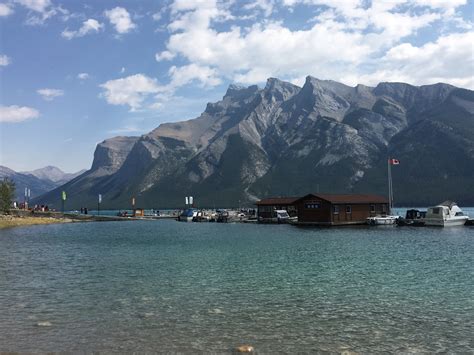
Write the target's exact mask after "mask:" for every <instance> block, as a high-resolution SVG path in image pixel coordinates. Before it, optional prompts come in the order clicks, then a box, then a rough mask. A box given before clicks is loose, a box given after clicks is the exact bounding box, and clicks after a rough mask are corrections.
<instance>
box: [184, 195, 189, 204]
mask: <svg viewBox="0 0 474 355" xmlns="http://www.w3.org/2000/svg"><path fill="white" fill-rule="evenodd" d="M184 200H185V201H186V205H189V199H188V196H186V197H185V199H184Z"/></svg>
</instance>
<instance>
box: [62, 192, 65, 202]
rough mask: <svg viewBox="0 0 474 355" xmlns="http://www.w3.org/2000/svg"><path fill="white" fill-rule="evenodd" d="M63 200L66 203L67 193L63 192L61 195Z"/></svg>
mask: <svg viewBox="0 0 474 355" xmlns="http://www.w3.org/2000/svg"><path fill="white" fill-rule="evenodd" d="M61 199H62V200H63V201H66V191H63V192H62V193H61Z"/></svg>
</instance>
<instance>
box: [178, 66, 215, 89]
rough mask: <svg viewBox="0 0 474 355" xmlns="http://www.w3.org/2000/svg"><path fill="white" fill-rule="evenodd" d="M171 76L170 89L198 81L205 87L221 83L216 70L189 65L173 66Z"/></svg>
mask: <svg viewBox="0 0 474 355" xmlns="http://www.w3.org/2000/svg"><path fill="white" fill-rule="evenodd" d="M169 74H170V76H171V78H172V79H171V83H170V84H169V88H170V89H174V88H178V87H181V86H183V85H186V84H188V83H190V82H192V81H194V80H197V81H198V82H199V83H200V84H201V85H203V86H216V85H219V84H220V83H221V80H220V78H219V77H218V73H217V70H216V69H212V68H210V67H204V66H199V65H196V64H189V65H185V66H182V67H176V66H172V67H171V68H170V70H169Z"/></svg>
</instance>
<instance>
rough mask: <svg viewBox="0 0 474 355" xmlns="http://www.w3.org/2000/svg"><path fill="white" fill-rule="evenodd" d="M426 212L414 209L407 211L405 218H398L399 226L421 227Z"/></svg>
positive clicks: (423, 223)
mask: <svg viewBox="0 0 474 355" xmlns="http://www.w3.org/2000/svg"><path fill="white" fill-rule="evenodd" d="M425 218H426V211H420V210H416V209H411V210H407V212H406V214H405V218H399V219H398V220H397V224H398V225H399V226H411V227H423V226H424V225H425Z"/></svg>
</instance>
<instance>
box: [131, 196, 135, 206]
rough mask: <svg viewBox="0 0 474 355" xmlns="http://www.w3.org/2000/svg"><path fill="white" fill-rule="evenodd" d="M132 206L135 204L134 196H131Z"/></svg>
mask: <svg viewBox="0 0 474 355" xmlns="http://www.w3.org/2000/svg"><path fill="white" fill-rule="evenodd" d="M132 206H135V197H132Z"/></svg>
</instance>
